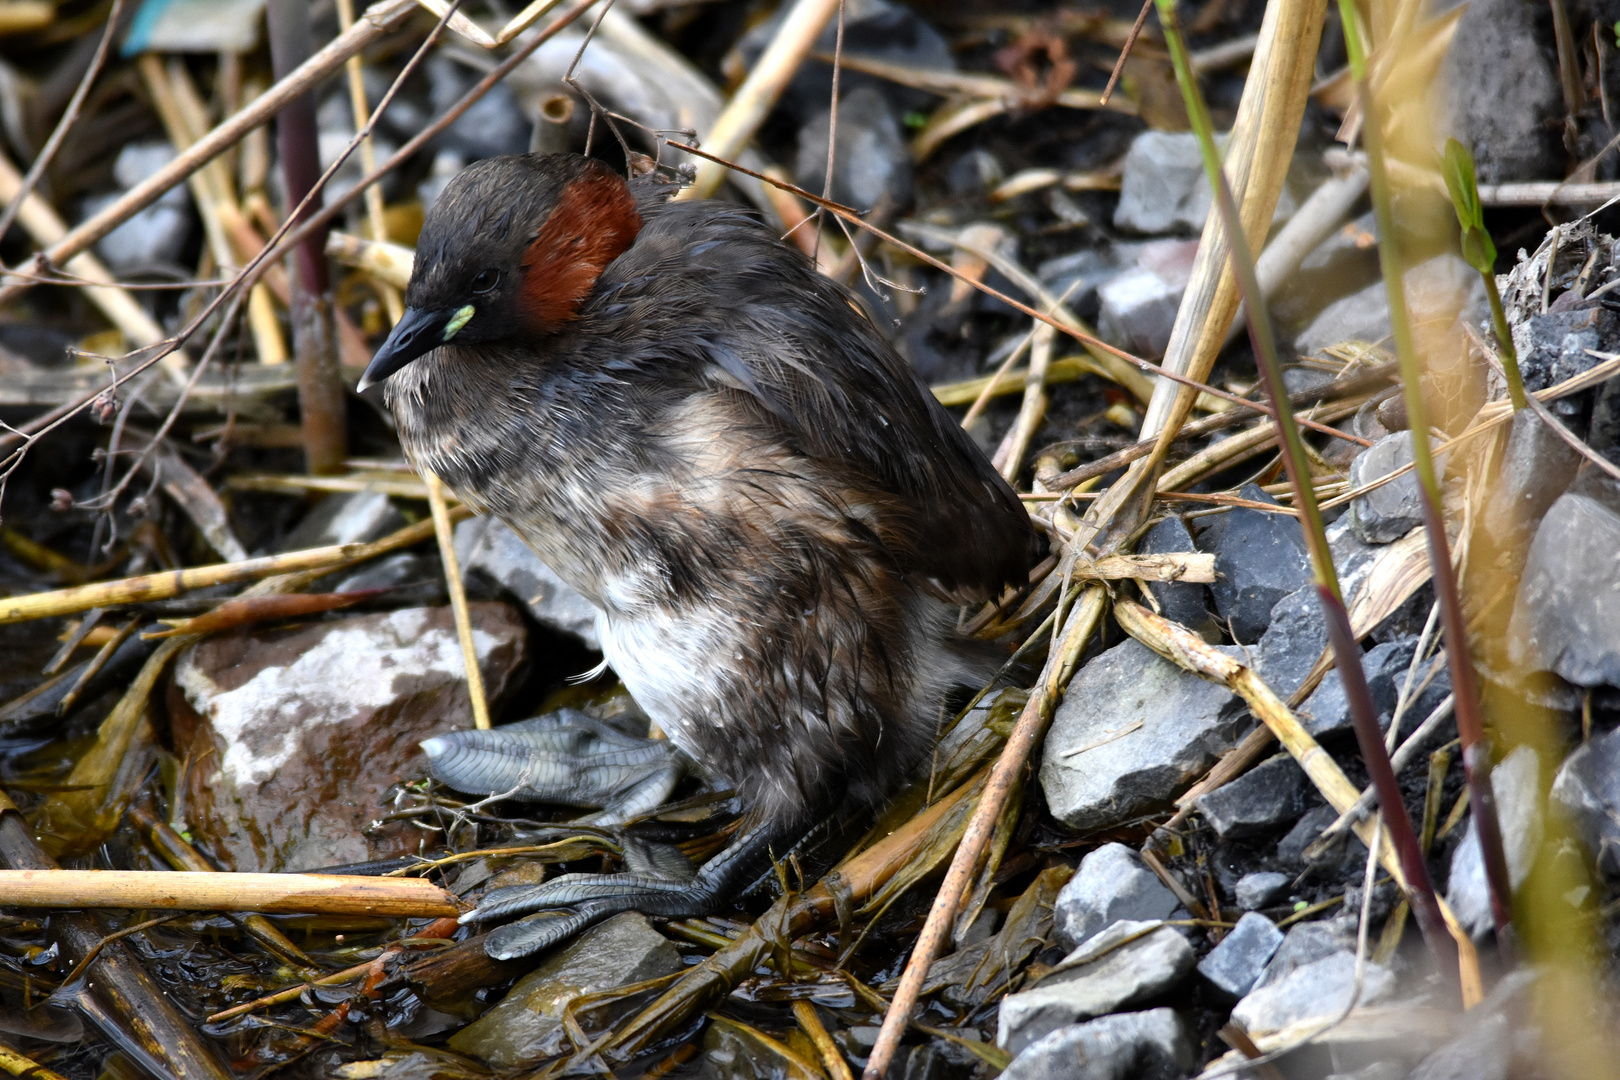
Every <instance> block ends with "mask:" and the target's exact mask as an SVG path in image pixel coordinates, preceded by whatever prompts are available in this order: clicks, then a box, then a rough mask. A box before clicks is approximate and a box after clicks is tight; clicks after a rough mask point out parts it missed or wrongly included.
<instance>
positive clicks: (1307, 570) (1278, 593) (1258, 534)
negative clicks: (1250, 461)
mask: <svg viewBox="0 0 1620 1080" xmlns="http://www.w3.org/2000/svg"><path fill="white" fill-rule="evenodd" d="M1238 494H1239V495H1240V496H1241V497H1242V498H1244V499H1248V500H1250V501H1251V502H1261V503H1267V504H1270V505H1272V506H1275V505H1277V500H1275V499H1273V498H1272V497H1271V496H1270V495H1267V494H1266V493H1265V492H1264V491H1263V490H1261V488H1260V487H1259V486H1258V485H1256V484H1245V485H1244V486H1243V488H1242V490H1241V491H1240V492H1239V493H1238ZM1205 520H1207V521H1210V522H1211V524H1210V525H1208V526H1207V527H1206V528H1205V529H1203V531H1201V532H1200V533H1199V534H1198V547H1199V548H1200V549H1201V550H1203V551H1212V552H1214V554H1215V584H1214V585H1212V586H1211V587H1210V592H1211V593H1213V594H1214V597H1215V612H1216V614H1217V615H1218V616H1219V617H1220V620H1221V622H1222V623H1225V624H1227V625H1229V626H1230V627H1231V630H1232V634H1233V636H1234V637H1235V638H1236V640H1237V641H1238V642H1239V643H1246V644H1253V643H1255V642H1257V641H1259V640H1260V638H1261V636H1262V635H1263V634H1265V632H1266V627H1267V626H1269V625H1270V623H1271V609H1272V608H1273V607H1275V606H1276V605H1277V601H1279V600H1281V599H1282V598H1283V597H1285V596H1287V595H1288V594H1289V593H1291V592H1295V591H1297V590H1298V589H1300V588H1303V587H1304V586H1305V585H1307V584H1309V583H1310V581H1311V561H1310V555H1309V553H1308V552H1307V551H1306V548H1305V536H1304V534H1303V533H1302V532H1301V531H1300V527H1299V522H1298V521H1296V520H1295V519H1294V518H1293V516H1292V515H1289V514H1273V513H1267V512H1266V511H1263V510H1250V509H1248V508H1247V507H1238V508H1236V509H1233V510H1230V511H1228V512H1226V513H1224V514H1217V515H1215V516H1214V517H1212V518H1206V519H1205Z"/></svg>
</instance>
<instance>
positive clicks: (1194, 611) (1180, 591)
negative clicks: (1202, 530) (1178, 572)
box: [1136, 517, 1209, 629]
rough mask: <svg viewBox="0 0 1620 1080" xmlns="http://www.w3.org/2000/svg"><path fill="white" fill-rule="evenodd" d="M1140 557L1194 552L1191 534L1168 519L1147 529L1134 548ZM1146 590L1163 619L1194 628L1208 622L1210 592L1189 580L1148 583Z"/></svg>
mask: <svg viewBox="0 0 1620 1080" xmlns="http://www.w3.org/2000/svg"><path fill="white" fill-rule="evenodd" d="M1136 550H1137V552H1138V553H1139V554H1142V555H1164V554H1168V553H1171V552H1182V551H1197V550H1198V545H1197V544H1195V543H1193V538H1192V533H1190V532H1188V531H1187V526H1186V523H1184V522H1183V521H1182V520H1181V519H1180V518H1178V517H1167V518H1165V519H1164V520H1163V521H1161V522H1159V523H1158V524H1157V525H1155V526H1153V527H1152V528H1151V529H1149V530H1148V531H1147V532H1146V533H1145V534H1144V535H1143V536H1142V542H1141V543H1139V544H1138V545H1137V546H1136ZM1148 591H1149V592H1151V593H1152V594H1153V598H1154V599H1155V600H1157V601H1158V602H1159V609H1160V611H1161V613H1162V614H1163V615H1164V617H1165V618H1167V619H1169V620H1171V621H1172V622H1178V623H1180V624H1181V625H1182V626H1186V627H1189V628H1192V629H1197V628H1198V627H1201V626H1203V625H1204V624H1205V623H1207V622H1208V621H1209V589H1208V588H1207V587H1205V586H1203V585H1199V584H1197V583H1195V582H1188V581H1150V582H1148Z"/></svg>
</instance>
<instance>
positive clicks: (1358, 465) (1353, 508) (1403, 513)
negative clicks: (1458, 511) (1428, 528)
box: [1349, 431, 1445, 544]
mask: <svg viewBox="0 0 1620 1080" xmlns="http://www.w3.org/2000/svg"><path fill="white" fill-rule="evenodd" d="M1411 461H1412V436H1411V433H1410V432H1405V431H1396V432H1392V433H1390V434H1388V435H1385V436H1384V437H1383V438H1382V439H1379V440H1378V441H1377V442H1375V443H1373V444H1372V445H1371V446H1369V447H1367V449H1365V450H1363V451H1362V452H1361V453H1359V454H1357V455H1356V459H1355V460H1354V461H1352V462H1351V463H1350V486H1351V487H1360V486H1362V485H1363V484H1370V483H1372V482H1373V481H1374V480H1377V479H1379V478H1380V477H1384V476H1388V475H1389V474H1390V473H1392V472H1394V471H1395V470H1396V469H1400V468H1403V467H1404V466H1406V465H1408V464H1410V463H1411ZM1435 470H1436V472H1439V473H1444V472H1445V458H1444V456H1443V455H1442V456H1441V457H1437V458H1436V459H1435ZM1422 490H1423V489H1422V487H1421V486H1420V485H1419V483H1418V476H1417V470H1416V469H1412V470H1409V471H1407V472H1405V473H1403V474H1401V475H1400V476H1397V477H1396V478H1395V479H1393V480H1391V481H1389V482H1388V483H1386V484H1384V485H1382V486H1381V487H1376V488H1374V489H1373V490H1371V491H1369V492H1367V494H1365V495H1360V496H1357V497H1356V498H1354V499H1352V500H1351V501H1350V514H1349V517H1350V527H1351V528H1352V529H1354V530H1355V533H1356V535H1357V536H1358V537H1360V538H1361V540H1362V541H1363V542H1365V543H1368V544H1388V543H1390V542H1391V541H1395V540H1399V539H1400V538H1401V537H1403V536H1405V535H1406V534H1407V533H1409V532H1411V531H1412V530H1413V529H1415V528H1416V527H1417V526H1419V525H1421V524H1423V501H1422Z"/></svg>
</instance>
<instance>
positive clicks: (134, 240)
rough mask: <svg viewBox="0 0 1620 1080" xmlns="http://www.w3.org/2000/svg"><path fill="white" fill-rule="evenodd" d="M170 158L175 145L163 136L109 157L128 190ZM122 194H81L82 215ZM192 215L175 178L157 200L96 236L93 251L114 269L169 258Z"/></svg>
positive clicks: (180, 248)
mask: <svg viewBox="0 0 1620 1080" xmlns="http://www.w3.org/2000/svg"><path fill="white" fill-rule="evenodd" d="M174 158H175V152H174V147H173V146H171V145H170V144H169V143H168V142H137V143H129V144H127V145H125V146H124V148H123V149H121V150H119V151H118V157H117V158H115V159H114V160H113V179H114V180H115V181H117V183H118V186H119V187H120V188H122V189H124V191H127V190H129V189H130V188H132V187H134V186H135V185H136V184H139V183H140V182H141V181H143V180H145V179H146V178H147V177H148V176H151V175H152V174H153V173H155V172H157V171H158V170H159V169H161V168H163V167H164V166H165V165H167V164H168V163H169V162H171V161H173V160H174ZM121 197H122V192H119V193H118V194H113V195H99V196H96V197H94V198H90V199H86V200H85V203H84V215H85V217H86V218H89V217H92V216H94V215H96V214H99V213H100V212H101V211H103V210H105V209H106V208H107V207H108V206H111V205H112V204H113V203H114V202H116V201H117V200H118V199H119V198H121ZM196 220H197V219H196V215H195V214H194V213H193V212H192V209H191V195H190V193H189V191H188V190H187V188H186V185H184V184H176V185H175V186H174V187H172V188H170V189H169V190H168V191H165V192H164V193H163V194H162V195H161V196H160V197H159V198H158V199H157V201H156V202H154V203H152V204H151V205H150V206H147V207H145V208H144V209H141V210H139V211H137V212H136V213H135V214H134V215H132V216H131V217H130V219H129V220H128V221H125V222H124V223H123V224H121V225H119V226H118V227H117V228H116V229H114V230H113V231H112V232H110V233H108V234H107V235H106V236H104V237H102V238H101V239H100V240H98V241H96V252H97V254H99V255H100V256H101V257H102V258H103V259H104V260H105V261H106V263H107V265H108V266H109V267H110V268H111V269H112V270H113V271H114V272H115V273H128V272H132V271H136V270H141V269H145V268H148V267H151V266H153V265H154V264H159V263H170V264H173V263H176V262H178V261H179V260H180V257H181V256H182V255H183V254H184V251H185V248H186V245H187V244H188V243H189V242H190V240H191V236H192V232H193V230H194V228H195V223H196Z"/></svg>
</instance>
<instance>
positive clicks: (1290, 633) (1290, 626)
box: [1254, 585, 1328, 701]
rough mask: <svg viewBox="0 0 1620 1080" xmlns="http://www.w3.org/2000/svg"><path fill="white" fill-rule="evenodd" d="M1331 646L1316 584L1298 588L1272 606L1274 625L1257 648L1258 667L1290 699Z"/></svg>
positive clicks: (1283, 697)
mask: <svg viewBox="0 0 1620 1080" xmlns="http://www.w3.org/2000/svg"><path fill="white" fill-rule="evenodd" d="M1327 646H1328V636H1327V619H1326V618H1325V617H1324V616H1323V614H1322V600H1321V597H1320V595H1319V594H1318V593H1317V591H1316V586H1315V585H1307V586H1305V587H1304V588H1302V589H1295V590H1294V591H1293V592H1291V593H1289V594H1288V595H1287V596H1285V597H1283V598H1282V599H1281V600H1279V601H1277V603H1276V604H1275V605H1273V607H1272V609H1271V625H1270V626H1267V627H1266V632H1265V633H1264V634H1262V635H1261V636H1260V643H1259V645H1257V646H1256V647H1255V649H1254V667H1255V671H1256V672H1257V673H1258V674H1259V676H1260V677H1261V678H1262V679H1264V680H1265V681H1266V685H1267V686H1269V687H1271V689H1272V692H1273V693H1275V694H1276V695H1277V696H1278V697H1279V698H1282V699H1283V700H1285V701H1286V700H1287V699H1288V698H1289V697H1290V696H1291V695H1292V694H1293V693H1294V691H1295V690H1298V689H1299V688H1300V686H1301V685H1303V684H1304V682H1305V677H1306V676H1307V675H1309V674H1310V673H1311V669H1312V668H1313V667H1315V666H1316V660H1317V658H1318V657H1319V656H1321V655H1322V650H1324V649H1326V648H1327Z"/></svg>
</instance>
